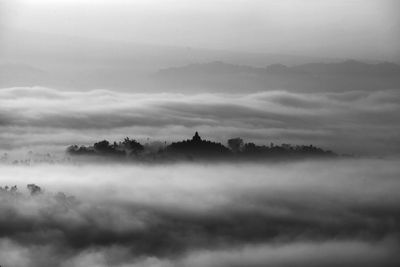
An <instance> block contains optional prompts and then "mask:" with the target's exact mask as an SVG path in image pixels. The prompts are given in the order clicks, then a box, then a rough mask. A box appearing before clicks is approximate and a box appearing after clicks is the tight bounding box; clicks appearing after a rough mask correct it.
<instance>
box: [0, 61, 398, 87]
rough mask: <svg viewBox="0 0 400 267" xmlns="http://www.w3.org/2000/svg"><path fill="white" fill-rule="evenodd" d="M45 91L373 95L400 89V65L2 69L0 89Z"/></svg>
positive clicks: (346, 63) (9, 65)
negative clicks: (43, 88) (36, 88)
mask: <svg viewBox="0 0 400 267" xmlns="http://www.w3.org/2000/svg"><path fill="white" fill-rule="evenodd" d="M14 86H47V87H54V88H61V89H64V88H66V89H73V90H90V89H98V88H105V89H112V90H114V89H123V90H130V91H135V92H137V91H141V92H143V91H146V92H165V91H167V92H179V93H201V92H222V93H251V92H259V91H268V90H287V91H294V92H345V91H355V90H360V91H372V90H385V89H398V88H400V65H397V64H395V63H388V62H385V63H376V64H369V63H363V62H360V61H355V60H347V61H342V62H337V63H332V62H331V63H307V64H300V65H294V66H288V65H283V64H270V65H267V66H266V67H254V66H249V65H238V64H230V63H225V62H222V61H213V62H209V63H197V64H187V65H183V66H180V67H170V68H163V69H161V70H159V71H156V70H153V71H148V72H147V74H143V73H142V74H138V73H137V72H135V71H134V70H131V69H130V68H129V67H127V66H125V65H124V66H120V67H118V64H117V65H116V66H113V67H97V68H91V67H88V68H84V69H74V70H73V71H71V70H65V71H63V70H62V69H57V70H54V69H51V70H50V71H49V70H47V69H43V68H38V67H33V66H31V65H28V64H15V63H3V64H0V88H6V87H14Z"/></svg>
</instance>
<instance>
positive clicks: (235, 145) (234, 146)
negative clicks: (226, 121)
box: [228, 137, 243, 153]
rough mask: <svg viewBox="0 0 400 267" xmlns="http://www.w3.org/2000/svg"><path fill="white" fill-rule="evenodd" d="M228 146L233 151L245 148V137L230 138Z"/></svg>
mask: <svg viewBox="0 0 400 267" xmlns="http://www.w3.org/2000/svg"><path fill="white" fill-rule="evenodd" d="M228 146H229V148H230V149H231V150H232V151H233V152H235V153H237V152H240V151H242V148H243V139H242V138H240V137H237V138H232V139H229V140H228Z"/></svg>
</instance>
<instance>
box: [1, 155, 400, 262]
mask: <svg viewBox="0 0 400 267" xmlns="http://www.w3.org/2000/svg"><path fill="white" fill-rule="evenodd" d="M397 163H398V161H394V160H393V161H391V160H350V161H349V160H347V161H346V160H330V161H308V162H297V163H279V164H278V163H276V164H235V165H233V164H208V165H201V164H171V165H156V166H154V165H152V166H149V165H143V166H142V165H118V164H110V165H91V164H87V165H82V166H74V165H34V166H12V165H8V166H2V175H1V178H0V184H1V185H2V186H5V185H9V186H12V185H17V187H18V190H17V192H11V191H10V190H8V191H4V190H3V191H2V192H0V199H1V202H0V213H1V214H2V216H0V264H1V266H13V267H19V266H34V267H35V266H38V267H39V266H121V267H122V266H398V264H400V260H399V256H398V251H399V249H400V243H399V242H400V233H399V232H400V215H399V214H400V195H399V194H398V192H399V191H400V180H399V177H400V168H399V167H398V164H397ZM31 183H35V184H37V185H39V186H40V187H41V188H42V191H43V192H42V193H39V194H34V195H31V194H30V193H29V191H28V189H27V188H26V185H27V184H31ZM59 192H62V193H59Z"/></svg>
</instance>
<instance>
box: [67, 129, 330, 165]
mask: <svg viewBox="0 0 400 267" xmlns="http://www.w3.org/2000/svg"><path fill="white" fill-rule="evenodd" d="M67 153H68V154H69V155H72V156H100V157H103V158H115V159H121V160H122V159H134V160H138V161H155V162H157V161H169V160H172V161H173V160H189V161H193V160H208V159H212V160H216V159H219V160H246V159H251V160H253V159H299V158H328V157H336V156H337V154H336V153H334V152H332V151H330V150H323V149H321V148H319V147H316V146H313V145H291V144H281V145H274V144H273V143H271V144H270V145H256V144H254V143H245V142H244V141H243V139H242V138H239V137H237V138H232V139H229V140H228V141H227V146H225V145H223V144H221V143H218V142H212V141H209V140H204V139H202V138H201V137H200V135H199V133H198V132H196V133H195V134H194V136H193V137H192V139H188V140H184V141H179V142H173V143H171V144H169V145H167V143H166V142H154V143H152V144H145V145H142V144H141V143H140V142H138V141H136V140H134V139H130V138H128V137H127V138H125V139H124V140H123V141H120V142H114V143H110V142H109V141H107V140H103V141H100V142H97V143H94V144H93V145H92V146H78V145H71V146H69V147H68V148H67Z"/></svg>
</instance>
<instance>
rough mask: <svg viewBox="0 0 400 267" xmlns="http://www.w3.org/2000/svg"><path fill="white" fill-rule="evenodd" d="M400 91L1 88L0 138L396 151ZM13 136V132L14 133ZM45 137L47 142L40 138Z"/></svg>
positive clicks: (5, 142)
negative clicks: (238, 140)
mask: <svg viewBox="0 0 400 267" xmlns="http://www.w3.org/2000/svg"><path fill="white" fill-rule="evenodd" d="M399 100H400V93H399V92H398V91H396V90H388V91H379V92H359V91H355V92H346V93H319V94H305V93H289V92H286V91H270V92H261V93H255V94H210V93H208V94H197V95H185V94H172V93H159V94H133V93H132V94H130V93H121V92H112V91H107V90H95V91H89V92H66V91H57V90H54V89H50V88H42V87H32V88H26V87H24V88H8V89H2V90H0V128H1V130H2V131H1V134H0V145H1V147H3V148H14V147H21V146H28V145H53V144H58V145H59V144H66V143H71V142H72V143H87V142H92V141H94V140H97V139H99V138H106V137H107V138H111V139H112V138H121V137H122V136H124V135H131V136H136V137H139V138H145V137H150V138H155V139H161V140H171V139H177V138H185V137H188V136H190V135H191V134H192V132H193V131H194V130H199V131H201V132H203V133H204V134H205V135H207V136H209V137H210V138H212V139H217V140H219V139H222V140H219V141H224V139H226V138H229V137H232V136H238V135H239V136H242V137H244V138H245V139H247V140H251V141H255V142H259V143H268V142H293V143H306V144H307V143H313V144H316V145H321V146H324V147H330V148H332V149H336V150H339V151H343V152H371V153H372V152H379V153H391V152H399V151H398V147H400V140H399V138H398V136H400V125H399V123H398V122H399V121H400V115H399V114H400V101H399ZM17 137H18V138H17ZM46 142H47V144H46Z"/></svg>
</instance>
